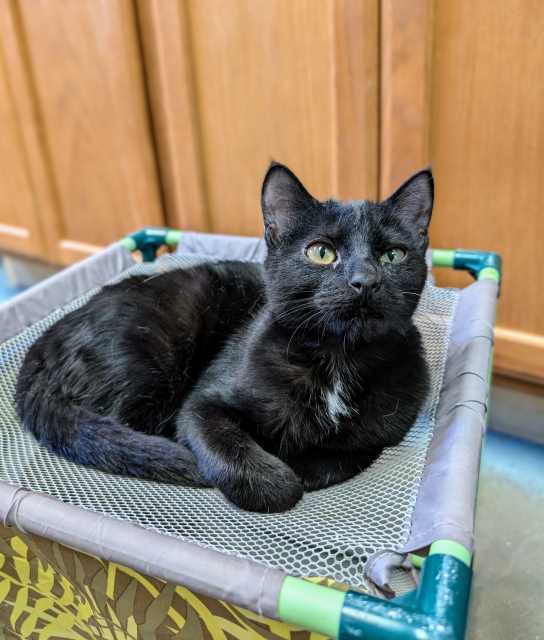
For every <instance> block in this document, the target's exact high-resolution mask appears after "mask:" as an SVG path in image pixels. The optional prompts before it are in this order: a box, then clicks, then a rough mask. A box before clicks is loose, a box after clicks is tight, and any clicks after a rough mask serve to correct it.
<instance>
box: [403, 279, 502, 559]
mask: <svg viewBox="0 0 544 640" xmlns="http://www.w3.org/2000/svg"><path fill="white" fill-rule="evenodd" d="M497 293H498V284H497V283H496V282H494V281H492V280H482V281H480V282H475V283H473V284H471V285H470V286H468V287H466V288H465V289H463V290H462V291H461V292H460V295H459V301H458V304H457V308H456V311H455V314H454V318H453V323H452V330H451V335H450V344H449V347H448V355H447V359H446V369H445V374H444V381H443V384H442V391H441V394H440V401H439V404H438V409H437V414H436V427H435V431H434V434H433V438H432V441H431V445H430V447H429V452H428V457H427V462H426V464H425V469H424V472H423V476H422V479H421V484H420V488H419V492H418V498H417V501H416V505H415V508H414V512H413V516H412V527H411V533H410V537H409V539H408V541H407V543H406V545H405V546H404V547H403V548H402V549H401V550H400V551H402V552H409V551H414V550H416V549H419V548H421V547H425V546H427V545H429V544H431V543H432V542H433V541H434V540H438V539H444V538H446V539H450V540H454V541H456V542H459V543H460V544H462V545H463V546H465V547H466V548H467V549H469V550H471V551H472V549H473V545H474V538H473V532H474V511H475V504H476V492H477V485H478V476H479V469H480V452H481V446H482V440H483V436H484V432H485V419H486V413H487V400H488V392H489V385H488V371H489V364H490V359H491V355H492V348H493V327H494V320H495V308H496V304H497Z"/></svg>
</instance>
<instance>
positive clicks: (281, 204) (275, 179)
mask: <svg viewBox="0 0 544 640" xmlns="http://www.w3.org/2000/svg"><path fill="white" fill-rule="evenodd" d="M316 204H317V200H315V198H313V197H312V196H311V195H310V194H309V193H308V192H307V191H306V189H305V188H304V185H303V184H302V182H301V181H300V180H299V179H298V178H297V177H296V175H295V174H294V173H293V172H292V171H291V170H290V169H288V168H287V167H286V166H284V165H283V164H279V163H277V162H273V163H272V164H271V165H270V168H269V169H268V171H267V172H266V175H265V177H264V181H263V187H262V191H261V207H262V210H263V218H264V231H265V239H266V242H267V243H268V244H269V245H275V244H278V242H279V241H280V240H281V238H282V236H283V235H284V233H285V232H286V231H287V230H288V229H289V228H290V227H291V226H292V224H293V222H294V221H295V218H296V216H297V215H298V214H300V213H302V212H305V211H307V210H308V209H310V208H312V207H313V206H315V205H316Z"/></svg>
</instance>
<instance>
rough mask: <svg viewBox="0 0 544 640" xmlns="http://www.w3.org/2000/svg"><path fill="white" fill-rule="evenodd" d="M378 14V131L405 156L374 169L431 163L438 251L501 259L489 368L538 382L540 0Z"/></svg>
mask: <svg viewBox="0 0 544 640" xmlns="http://www.w3.org/2000/svg"><path fill="white" fill-rule="evenodd" d="M423 16H424V19H422V17H423ZM382 20H383V25H382V38H383V40H382V60H384V61H385V62H386V64H385V66H384V68H383V69H382V86H383V87H386V94H387V101H385V102H382V135H383V136H385V139H386V140H390V139H394V140H396V145H398V147H399V149H400V150H401V151H402V156H400V157H399V155H395V150H394V149H393V152H392V153H382V167H381V173H382V176H385V175H389V176H394V177H395V179H400V177H401V174H402V173H403V171H404V170H406V169H409V170H412V169H415V168H416V167H417V166H420V165H421V164H423V163H425V162H429V161H431V162H432V165H433V169H434V173H435V177H436V185H437V189H436V193H437V200H436V208H435V212H434V215H433V222H432V227H431V240H432V243H433V244H434V246H436V247H444V248H446V247H447V248H456V247H459V248H476V249H484V250H489V251H497V252H499V253H500V254H501V255H502V256H503V259H504V279H503V283H502V291H501V298H500V303H499V315H498V328H497V332H496V348H495V368H496V370H498V371H499V372H501V373H504V374H507V375H511V376H516V377H521V378H526V379H529V380H536V381H539V382H541V383H544V294H543V290H542V273H543V271H544V252H543V251H542V247H541V245H542V238H543V237H544V216H543V215H542V202H541V200H542V197H541V194H542V184H543V183H544V163H543V160H542V159H543V158H544V91H543V88H542V87H543V84H542V68H543V67H544V32H543V30H542V24H543V23H544V3H542V2H539V1H538V0H534V1H531V0H502V1H501V2H498V3H493V4H492V6H491V5H490V3H489V2H487V1H486V0H470V1H469V0H461V1H460V0H441V1H440V2H432V1H431V0H382ZM402 71H404V73H401V72H402ZM407 78H408V79H409V81H406V80H407ZM414 104H419V105H421V108H419V109H417V110H416V111H415V112H414V110H413V105H414ZM399 119H400V122H399ZM385 186H386V187H389V186H390V185H385ZM438 275H439V278H440V282H441V283H442V284H449V285H452V284H455V285H459V284H466V283H467V282H468V281H469V280H468V278H467V277H465V276H462V275H461V274H456V273H448V272H443V273H439V274H438Z"/></svg>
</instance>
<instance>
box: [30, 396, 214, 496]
mask: <svg viewBox="0 0 544 640" xmlns="http://www.w3.org/2000/svg"><path fill="white" fill-rule="evenodd" d="M17 395H18V397H17V411H18V413H19V416H20V418H21V420H22V423H23V426H24V428H25V429H27V430H28V431H30V432H31V433H32V434H33V435H34V436H35V437H36V439H37V440H38V442H39V443H40V444H42V445H43V446H45V447H47V448H48V449H49V450H50V451H53V452H54V453H57V454H59V455H61V456H63V457H64V458H67V459H68V460H70V461H71V462H76V463H78V464H83V465H88V466H92V467H95V468H97V469H100V470H101V471H106V472H108V473H115V474H121V475H126V476H133V477H135V478H147V479H149V480H157V481H160V482H171V483H176V484H183V485H187V486H208V484H207V483H206V482H205V480H204V479H203V478H202V476H201V475H200V473H199V471H198V469H197V465H196V459H195V457H194V456H193V454H192V453H191V451H189V449H188V448H186V447H184V446H183V445H181V444H179V443H177V442H173V441H171V440H168V439H167V438H163V437H162V436H154V435H148V434H146V433H142V432H140V431H136V430H134V429H131V428H130V427H127V426H125V425H123V424H120V423H119V422H117V421H116V420H115V419H113V418H111V417H102V416H99V415H97V414H94V413H92V412H89V411H87V410H85V409H82V408H80V407H77V406H73V405H70V404H62V401H59V400H58V397H57V399H56V400H53V398H54V397H55V395H54V394H53V395H51V394H49V393H48V392H47V390H44V392H43V393H42V394H40V397H37V396H36V395H34V394H32V393H26V394H17Z"/></svg>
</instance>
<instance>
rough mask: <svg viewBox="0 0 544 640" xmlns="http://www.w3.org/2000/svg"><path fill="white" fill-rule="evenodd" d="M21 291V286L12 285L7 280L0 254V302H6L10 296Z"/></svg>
mask: <svg viewBox="0 0 544 640" xmlns="http://www.w3.org/2000/svg"><path fill="white" fill-rule="evenodd" d="M21 291H23V289H22V288H21V287H13V286H12V285H10V283H9V282H8V279H7V276H6V271H5V269H4V265H3V261H2V256H0V304H2V302H6V300H9V299H10V298H13V296H15V295H17V294H18V293H20V292H21Z"/></svg>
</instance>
